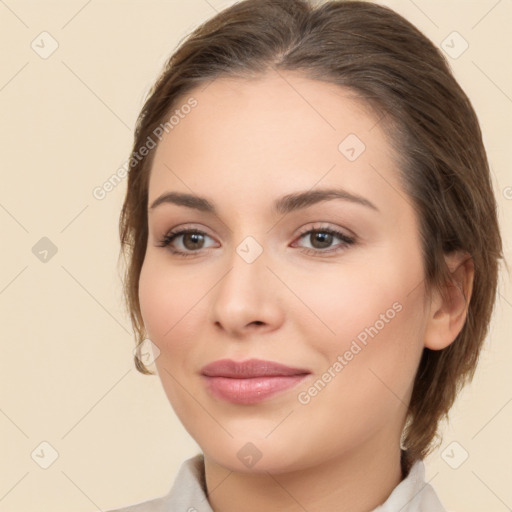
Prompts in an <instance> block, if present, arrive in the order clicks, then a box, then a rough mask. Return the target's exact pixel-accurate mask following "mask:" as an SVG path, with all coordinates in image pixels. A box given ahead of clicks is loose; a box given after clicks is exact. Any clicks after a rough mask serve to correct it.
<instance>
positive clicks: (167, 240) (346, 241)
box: [158, 227, 355, 258]
mask: <svg viewBox="0 0 512 512" xmlns="http://www.w3.org/2000/svg"><path fill="white" fill-rule="evenodd" d="M194 233H195V234H199V235H205V236H209V235H208V234H207V233H205V232H204V231H201V230H199V229H193V228H188V229H187V228H184V229H181V230H178V231H171V232H169V233H168V234H167V235H165V236H164V238H163V239H162V240H161V241H160V243H159V244H158V247H164V248H165V247H168V246H169V249H170V251H171V253H172V254H174V255H176V256H179V257H181V258H187V257H190V256H196V255H197V254H198V253H199V252H200V250H198V251H180V250H176V249H174V248H171V247H170V244H171V243H172V242H173V241H174V240H175V239H176V238H178V237H179V236H181V235H185V234H194ZM312 233H327V234H329V235H333V236H335V237H337V238H339V239H341V240H342V243H341V244H340V245H339V247H338V248H336V249H334V250H332V249H331V250H322V249H309V248H307V247H302V248H301V250H302V252H304V253H306V254H313V255H318V254H325V253H327V254H333V253H334V254H337V253H338V252H340V251H344V250H345V249H346V248H348V247H349V246H350V245H353V244H354V243H355V239H354V238H352V237H349V236H347V235H345V234H344V233H341V232H340V231H337V230H335V229H332V228H330V227H314V228H309V229H306V230H304V231H303V232H302V233H300V234H299V235H298V239H301V238H303V237H305V236H306V235H309V234H312ZM210 238H211V237H210Z"/></svg>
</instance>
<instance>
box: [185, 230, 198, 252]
mask: <svg viewBox="0 0 512 512" xmlns="http://www.w3.org/2000/svg"><path fill="white" fill-rule="evenodd" d="M187 237H190V238H191V239H192V241H193V243H192V244H187V243H186V241H187V239H188V238H187ZM201 237H202V235H201V234H199V233H189V234H188V235H187V236H185V238H184V245H185V247H187V249H191V248H192V249H195V248H197V242H198V241H200V240H198V239H199V238H201ZM189 245H191V247H189Z"/></svg>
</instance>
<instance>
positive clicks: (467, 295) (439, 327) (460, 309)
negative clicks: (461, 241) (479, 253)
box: [425, 251, 475, 350]
mask: <svg viewBox="0 0 512 512" xmlns="http://www.w3.org/2000/svg"><path fill="white" fill-rule="evenodd" d="M445 261H446V264H447V265H448V268H449V269H450V273H451V279H452V281H451V283H450V284H449V285H448V286H446V287H445V288H444V290H443V291H444V294H443V293H442V292H441V290H434V291H433V293H432V300H431V304H430V311H429V317H428V319H427V325H426V328H425V347H427V348H430V349H431V350H441V349H443V348H446V347H447V346H448V345H450V344H451V343H453V342H454V341H455V338H456V337H457V336H458V334H459V333H460V331H461V330H462V328H463V327H464V323H465V321H466V318H467V311H468V307H469V302H470V300H471V293H472V291H473V280H474V271H475V270H474V263H473V259H472V258H471V256H470V255H469V254H468V253H466V252H462V251H454V252H452V253H450V254H448V255H446V256H445Z"/></svg>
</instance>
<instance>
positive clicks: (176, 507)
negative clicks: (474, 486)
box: [108, 453, 446, 512]
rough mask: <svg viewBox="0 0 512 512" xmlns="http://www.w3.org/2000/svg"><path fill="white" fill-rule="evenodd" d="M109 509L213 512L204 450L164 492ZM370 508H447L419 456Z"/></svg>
mask: <svg viewBox="0 0 512 512" xmlns="http://www.w3.org/2000/svg"><path fill="white" fill-rule="evenodd" d="M108 512H213V509H212V508H211V507H210V504H209V502H208V498H207V496H206V483H205V477H204V458H203V454H202V453H200V454H198V455H196V456H195V457H192V458H190V459H187V460H186V461H185V462H183V463H182V465H181V467H180V469H179V471H178V474H177V475H176V479H175V480H174V484H173V486H172V488H171V490H170V491H169V492H168V493H167V494H166V495H165V496H162V497H159V498H153V499H150V500H148V501H143V502H140V503H135V504H133V505H130V506H128V507H125V508H120V509H116V510H110V511H108ZM371 512H446V509H445V508H444V507H443V505H442V504H441V502H440V501H439V498H438V497H437V494H436V492H435V491H434V489H433V488H432V486H431V485H430V484H427V483H426V482H425V465H424V464H423V462H422V461H421V460H418V461H416V462H415V463H414V465H413V466H412V467H411V469H410V471H409V474H408V475H407V477H406V478H404V479H403V480H402V481H401V482H400V483H399V484H398V485H397V486H396V487H395V488H394V489H393V492H392V493H391V494H390V495H389V497H388V499H387V500H386V501H385V502H384V503H383V504H382V505H379V506H378V507H377V508H375V509H373V510H372V511H371Z"/></svg>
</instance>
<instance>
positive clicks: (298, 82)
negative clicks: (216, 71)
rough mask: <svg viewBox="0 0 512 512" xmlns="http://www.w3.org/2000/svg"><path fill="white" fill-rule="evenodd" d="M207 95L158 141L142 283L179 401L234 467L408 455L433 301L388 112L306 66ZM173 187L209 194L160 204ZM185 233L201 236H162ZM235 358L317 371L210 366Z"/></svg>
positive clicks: (194, 429)
mask: <svg viewBox="0 0 512 512" xmlns="http://www.w3.org/2000/svg"><path fill="white" fill-rule="evenodd" d="M191 96H193V97H194V98H195V99H196V100H197V105H196V106H195V107H194V108H191V109H188V108H187V109H183V110H182V111H180V112H181V116H179V122H178V123H175V124H174V127H173V129H172V130H169V132H168V133H166V134H165V135H164V137H163V138H162V140H161V142H160V143H159V145H158V147H157V148H156V149H155V150H154V151H156V154H155V155H154V156H155V158H154V163H153V167H152V170H151V176H150V182H149V195H148V204H149V210H148V223H149V226H148V227H149V237H148V245H147V252H146V255H145V260H144V264H143V267H142V271H141V275H140V290H139V298H140V305H141V311H142V316H143V319H144V324H145V327H146V331H147V334H148V337H149V338H150V340H151V341H152V342H153V343H154V344H155V345H156V346H157V347H158V349H159V350H160V355H159V357H158V358H157V359H156V367H157V370H158V374H159V376H160V378H161V381H162V384H163V387H164V389H165V392H166V394H167V397H168V399H169V401H170V403H171V404H172V406H173V408H174V410H175V412H176V414H177V415H178V417H179V418H180V420H181V421H182V423H183V425H184V427H185V428H186V429H187V431H188V432H189V433H190V434H191V436H192V437H193V438H194V439H195V440H196V442H197V443H198V444H199V446H200V447H201V449H202V450H203V452H204V453H205V455H206V456H207V457H208V458H210V459H211V460H213V461H215V462H216V463H217V464H220V465H221V466H224V467H226V468H229V469H231V470H236V471H270V472H281V471H287V470H293V469H299V468H306V467H310V466H313V465H315V464H319V463H321V462H323V461H327V460H329V459H332V458H333V457H350V456H353V457H356V456H357V457H371V456H372V454H374V453H375V450H382V449H385V450H388V451H389V450H391V451H392V453H397V451H398V449H399V439H400V432H401V429H402V426H403V421H404V418H405V414H406V411H407V404H408V403H409V398H410V395H411V391H412V385H413V381H414V376H415V373H416V369H417V367H418V364H419V360H420V357H421V353H422V349H423V347H424V332H425V328H426V319H427V315H428V312H429V307H428V304H427V303H426V302H425V299H424V295H423V294H424V284H425V283H424V281H423V278H424V274H423V266H422V258H421V250H420V249H421V248H420V238H419V225H418V220H417V218H416V216H415V214H414V212H413V209H412V204H411V203H412V202H411V200H410V199H409V198H408V197H407V195H406V193H405V192H404V190H403V189H402V187H401V186H400V184H399V181H398V169H397V166H396V164H395V162H394V159H393V154H392V152H391V147H390V145H389V143H388V141H387V140H386V135H385V132H384V131H382V130H383V127H382V124H379V122H378V121H379V120H378V119H377V118H376V117H375V116H374V115H371V114H370V113H369V111H368V110H365V109H364V108H363V106H362V105H361V104H360V103H358V102H357V101H356V100H355V99H354V97H353V96H352V95H351V93H350V91H347V90H344V89H342V88H339V87H337V86H334V85H331V84H326V83H322V82H317V81H312V80H309V79H306V78H304V77H302V76H301V75H298V74H296V73H295V74H294V73H290V72H288V73H282V74H281V75H275V74H268V75H266V76H265V77H264V78H262V79H260V80H257V81H243V80H228V79H218V80H215V81H214V82H212V83H211V84H210V85H209V86H208V87H207V88H204V89H203V90H200V89H197V90H195V91H193V92H192V94H191ZM188 99H189V98H188V97H187V98H185V99H183V100H182V101H181V102H180V103H179V104H178V105H177V106H176V108H177V109H179V108H180V106H181V105H183V104H186V102H187V100H188ZM183 112H189V113H188V114H184V113H183ZM327 189H329V190H331V189H332V190H335V191H337V192H336V193H331V194H327V193H326V194H325V195H324V194H323V191H326V190H327ZM169 192H173V193H176V194H178V193H179V194H186V195H191V196H197V197H199V198H202V199H201V201H199V200H194V201H192V199H190V198H189V199H188V200H186V201H182V203H181V204H178V203H179V202H180V201H172V200H171V199H172V198H170V197H168V200H167V201H165V200H164V201H161V202H160V204H159V205H157V206H155V207H153V208H151V206H152V205H153V203H154V202H155V201H156V200H157V199H158V198H161V197H162V196H163V195H165V194H168V193H169ZM320 192H322V194H320ZM295 195H299V196H300V197H298V198H296V199H294V198H293V196H295ZM303 195H304V196H303ZM181 197H184V196H181ZM320 199H321V200H320ZM205 201H207V202H208V203H207V204H208V205H209V206H211V208H210V209H208V208H205V207H204V206H205ZM187 205H188V206H187ZM201 205H202V206H203V208H201V207H200V206H201ZM276 205H277V206H276ZM213 209H214V211H212V210H213ZM181 230H195V231H198V232H200V233H199V234H197V233H196V234H194V233H193V232H192V233H190V232H189V233H188V234H187V233H186V234H181V235H177V236H175V237H174V238H173V239H172V241H171V242H170V243H169V245H167V246H166V247H163V246H162V241H163V240H164V238H165V237H166V235H169V233H170V232H172V233H173V234H175V233H176V232H177V231H181ZM337 233H339V234H337ZM171 238H172V237H171ZM168 241H169V238H168ZM182 253H183V255H182ZM221 359H230V360H233V361H235V362H242V361H246V360H249V359H260V360H266V361H271V362H274V363H279V364H282V365H286V366H288V367H291V368H294V369H300V370H301V371H302V374H301V375H297V374H295V375H294V376H290V375H288V376H282V372H280V371H277V373H279V374H281V376H280V377H278V376H267V377H262V376H261V368H260V369H259V370H260V371H259V372H257V375H259V376H260V377H259V378H257V377H253V378H247V377H248V375H244V377H245V378H243V379H238V378H236V379H235V378H233V375H230V376H224V377H222V376H220V377H219V376H217V377H211V376H210V377H206V376H204V375H203V374H202V371H203V367H205V366H206V365H208V364H210V363H212V362H214V361H218V360H221ZM296 373H297V372H296ZM298 373H301V372H300V371H299V372H298ZM220 374H221V375H227V374H226V373H225V372H224V373H222V371H220ZM251 375H253V374H251ZM249 377H250V376H249ZM269 390H271V391H269ZM258 392H259V394H258ZM383 447H384V448H383Z"/></svg>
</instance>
